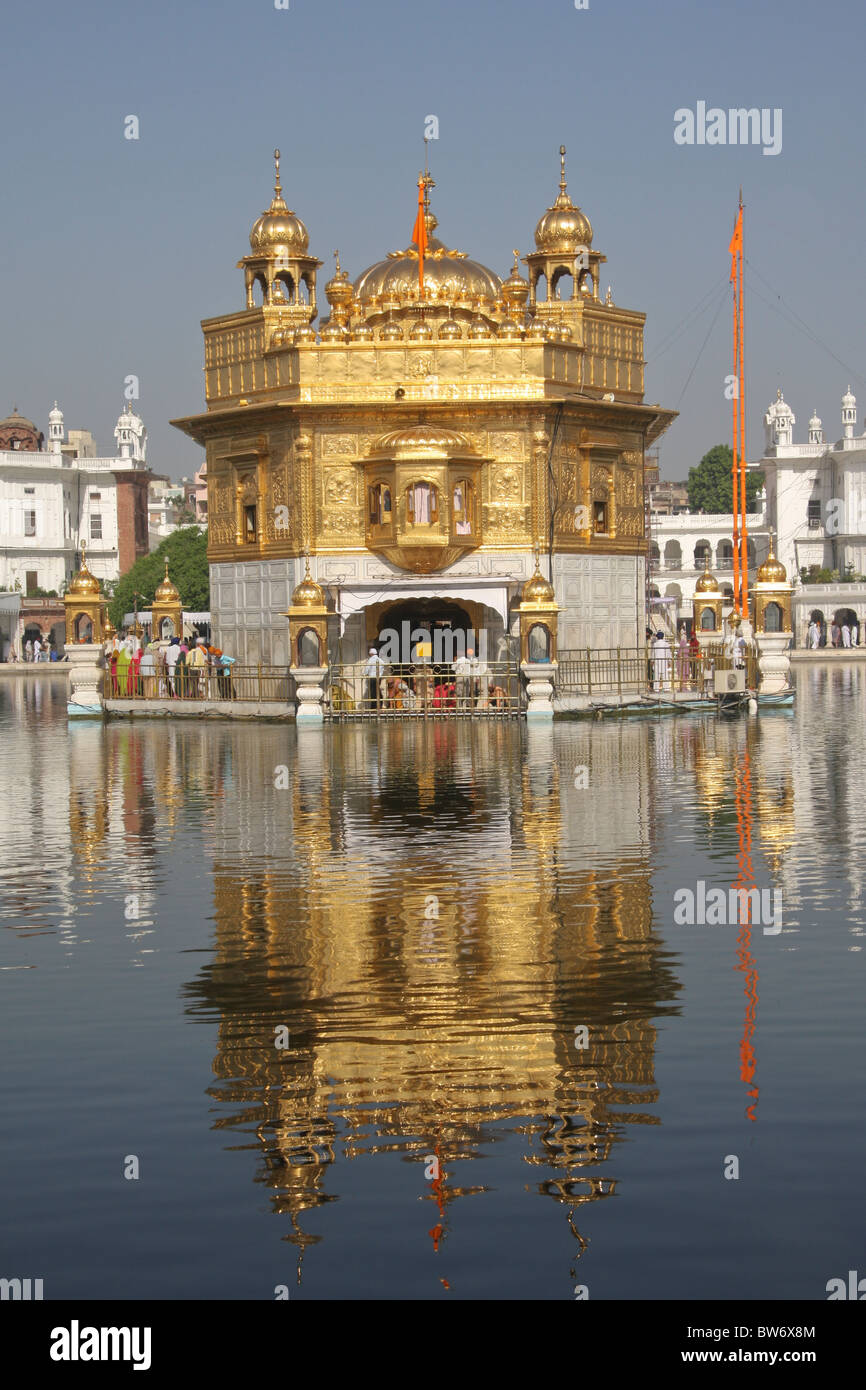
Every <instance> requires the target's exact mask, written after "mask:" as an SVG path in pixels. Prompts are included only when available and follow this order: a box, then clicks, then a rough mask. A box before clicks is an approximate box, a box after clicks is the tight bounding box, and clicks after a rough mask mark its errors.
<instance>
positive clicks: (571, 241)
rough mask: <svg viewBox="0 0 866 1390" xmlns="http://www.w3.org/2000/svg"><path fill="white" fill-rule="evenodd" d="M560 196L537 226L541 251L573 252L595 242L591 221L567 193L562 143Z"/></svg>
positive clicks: (560, 148) (537, 237)
mask: <svg viewBox="0 0 866 1390" xmlns="http://www.w3.org/2000/svg"><path fill="white" fill-rule="evenodd" d="M559 158H560V176H559V197H558V198H557V199H556V202H555V203H554V204H553V206H552V207H549V208H548V209H547V212H546V213H545V214H544V216H543V217H542V218H541V220H540V221H539V223H538V226H537V227H536V229H535V245H536V247H537V249H538V250H539V251H546V252H556V251H563V252H566V253H568V252H573V251H576V250H577V248H578V247H579V246H591V245H592V223H591V222H590V220H589V218H588V217H587V216H586V215H585V214H584V213H582V212H581V210H580V208H579V207H576V206H575V204H574V203H573V202H572V201H571V199H570V198H569V196H568V191H567V186H566V182H565V146H564V145H560V147H559Z"/></svg>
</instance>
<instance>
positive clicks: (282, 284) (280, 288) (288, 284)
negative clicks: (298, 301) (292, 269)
mask: <svg viewBox="0 0 866 1390" xmlns="http://www.w3.org/2000/svg"><path fill="white" fill-rule="evenodd" d="M271 298H272V299H273V301H274V303H275V304H294V303H295V282H294V280H293V279H292V277H291V275H290V274H289V272H288V271H287V270H281V271H279V272H278V273H277V275H276V276H275V277H274V283H273V288H272V290H271Z"/></svg>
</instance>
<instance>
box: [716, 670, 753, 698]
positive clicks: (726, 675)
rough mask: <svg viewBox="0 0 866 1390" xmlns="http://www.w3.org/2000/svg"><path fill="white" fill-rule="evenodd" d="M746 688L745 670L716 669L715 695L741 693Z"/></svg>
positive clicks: (743, 692)
mask: <svg viewBox="0 0 866 1390" xmlns="http://www.w3.org/2000/svg"><path fill="white" fill-rule="evenodd" d="M745 690H746V673H745V671H716V684H715V692H716V694H717V695H738V694H739V695H743V694H745Z"/></svg>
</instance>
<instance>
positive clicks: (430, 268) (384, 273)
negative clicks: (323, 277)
mask: <svg viewBox="0 0 866 1390" xmlns="http://www.w3.org/2000/svg"><path fill="white" fill-rule="evenodd" d="M436 225H437V224H436V218H435V217H434V216H433V214H432V213H428V215H427V229H428V233H432V232H433V231H434V229H435V227H436ZM501 287H502V281H501V280H500V279H499V276H498V275H497V274H496V273H495V272H494V271H492V270H488V269H487V266H486V265H481V263H480V262H479V261H472V260H470V259H469V257H468V256H467V255H466V252H465V251H456V250H450V249H449V248H448V247H447V246H446V245H445V244H444V242H441V241H439V239H438V238H437V237H435V236H432V235H429V237H428V242H427V250H426V252H425V253H424V302H425V303H426V302H430V303H431V304H432V305H435V304H443V305H444V304H454V303H458V302H460V301H466V302H468V303H469V304H476V303H477V301H478V300H479V299H480V300H482V301H485V302H486V304H487V306H488V308H490V309H492V307H493V304H494V302H495V301H496V300H498V298H499V292H500V289H501ZM355 298H356V299H357V300H358V301H359V302H360V303H361V305H362V306H363V307H364V308H365V309H369V308H371V307H375V305H376V302H377V301H381V302H385V303H387V302H388V301H390V302H392V303H393V302H394V301H401V300H402V301H406V300H413V299H414V300H418V298H419V286H418V248H417V246H416V245H415V243H414V241H413V242H412V244H411V246H407V247H406V250H405V251H390V252H389V253H388V255H387V257H386V258H385V260H384V261H376V263H375V265H371V266H368V268H367V269H366V270H365V271H363V272H362V274H361V275H359V276H358V278H357V280H356V281H355Z"/></svg>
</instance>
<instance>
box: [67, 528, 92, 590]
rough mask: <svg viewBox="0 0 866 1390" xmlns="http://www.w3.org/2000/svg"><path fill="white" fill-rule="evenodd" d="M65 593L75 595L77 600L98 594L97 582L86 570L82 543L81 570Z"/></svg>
mask: <svg viewBox="0 0 866 1390" xmlns="http://www.w3.org/2000/svg"><path fill="white" fill-rule="evenodd" d="M66 592H67V594H75V595H76V596H77V597H78V598H87V597H89V596H90V595H92V594H98V593H99V592H100V589H99V580H98V579H97V578H96V577H95V575H92V574H91V573H90V570H89V569H88V568H87V558H86V556H85V553H84V542H83V541H82V543H81V569H80V570H79V571H78V573H77V574H76V576H75V578H74V579H73V581H72V583H71V584H70V586H69V588H68V589H67V591H66Z"/></svg>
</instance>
